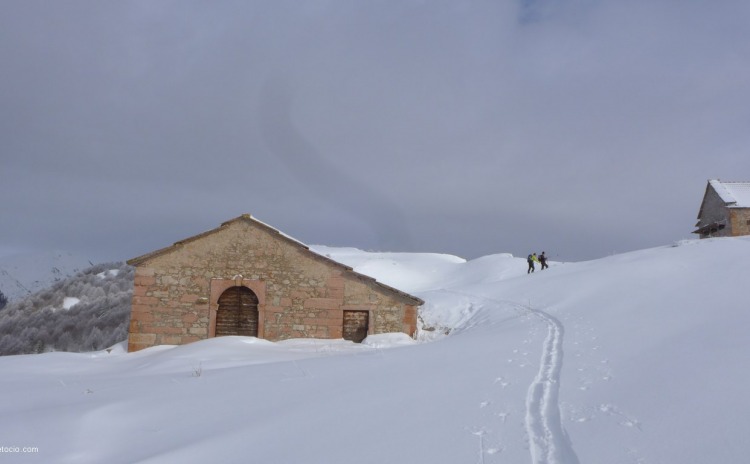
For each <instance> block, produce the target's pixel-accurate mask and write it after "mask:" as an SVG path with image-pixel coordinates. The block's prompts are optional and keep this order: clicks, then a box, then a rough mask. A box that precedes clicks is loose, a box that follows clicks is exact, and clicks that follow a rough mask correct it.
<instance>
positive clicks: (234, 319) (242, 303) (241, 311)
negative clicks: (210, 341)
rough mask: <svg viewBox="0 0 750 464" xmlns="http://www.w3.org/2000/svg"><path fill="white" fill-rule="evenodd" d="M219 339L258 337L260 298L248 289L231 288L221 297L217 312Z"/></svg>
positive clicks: (217, 333) (217, 334)
mask: <svg viewBox="0 0 750 464" xmlns="http://www.w3.org/2000/svg"><path fill="white" fill-rule="evenodd" d="M215 334H216V336H217V337H221V336H222V335H243V336H246V337H257V336H258V297H257V296H256V295H255V293H253V291H252V290H250V289H249V288H247V287H242V286H236V287H229V288H228V289H226V290H225V291H224V293H222V294H221V296H220V297H219V309H218V310H217V312H216V332H215Z"/></svg>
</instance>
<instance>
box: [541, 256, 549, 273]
mask: <svg viewBox="0 0 750 464" xmlns="http://www.w3.org/2000/svg"><path fill="white" fill-rule="evenodd" d="M539 262H540V263H541V264H542V270H545V269H547V268H548V267H549V266H547V256H545V255H544V252H542V254H541V255H539Z"/></svg>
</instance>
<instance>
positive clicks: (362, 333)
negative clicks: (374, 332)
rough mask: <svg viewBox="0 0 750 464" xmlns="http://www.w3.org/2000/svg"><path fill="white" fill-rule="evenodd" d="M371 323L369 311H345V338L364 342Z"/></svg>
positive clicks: (355, 341)
mask: <svg viewBox="0 0 750 464" xmlns="http://www.w3.org/2000/svg"><path fill="white" fill-rule="evenodd" d="M369 324H370V312H369V311H344V330H343V336H344V340H351V341H353V342H354V343H362V340H364V339H365V337H367V329H368V327H369Z"/></svg>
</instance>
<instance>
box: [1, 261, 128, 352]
mask: <svg viewBox="0 0 750 464" xmlns="http://www.w3.org/2000/svg"><path fill="white" fill-rule="evenodd" d="M133 275H134V268H133V267H131V266H128V265H127V264H125V263H122V262H112V263H103V264H97V265H95V266H93V267H90V268H89V269H86V270H84V271H81V272H79V273H78V274H76V275H75V276H73V277H70V278H67V279H64V280H62V281H60V282H57V283H55V284H54V285H53V286H52V287H50V288H48V289H45V290H41V291H39V292H37V293H34V294H32V295H29V296H27V297H25V298H23V299H21V300H18V301H11V302H7V304H6V305H5V308H4V309H2V311H0V355H13V354H29V353H45V352H48V351H72V352H82V351H97V350H102V349H105V348H108V347H110V346H112V345H115V344H117V343H119V342H122V341H124V340H126V339H127V337H128V323H129V321H130V302H131V298H132V294H133ZM0 299H2V298H0ZM66 308H67V309H66Z"/></svg>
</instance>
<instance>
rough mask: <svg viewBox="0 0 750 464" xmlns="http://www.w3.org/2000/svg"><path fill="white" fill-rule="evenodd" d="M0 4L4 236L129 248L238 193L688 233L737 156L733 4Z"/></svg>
mask: <svg viewBox="0 0 750 464" xmlns="http://www.w3.org/2000/svg"><path fill="white" fill-rule="evenodd" d="M4 6H5V9H4V14H3V15H2V16H1V17H0V60H2V63H3V70H2V71H0V80H1V83H2V85H0V103H1V104H2V108H3V110H2V111H0V163H1V165H0V167H1V169H0V196H2V198H3V201H2V202H1V204H2V210H1V211H0V212H1V213H2V217H3V220H4V221H5V220H8V221H10V223H11V224H12V226H6V227H5V228H4V231H3V234H2V235H0V237H1V238H2V241H0V249H2V250H12V249H33V248H56V249H66V250H72V251H79V252H82V253H84V254H88V255H89V256H91V259H93V260H111V259H125V258H129V257H132V256H136V255H139V254H142V253H145V252H148V251H150V250H152V249H156V248H159V247H162V246H165V245H168V244H170V243H171V242H173V241H174V240H178V239H180V238H184V237H185V236H189V235H191V234H194V233H198V232H201V231H203V230H207V229H209V228H212V227H215V226H216V225H218V224H219V223H220V222H222V221H224V220H226V219H229V218H232V217H235V216H237V215H239V214H241V213H244V212H250V213H252V214H254V215H255V216H257V217H258V218H259V219H261V220H263V221H265V222H268V223H270V224H272V225H273V226H275V227H278V228H280V229H282V230H284V231H285V232H287V233H289V234H291V235H293V236H295V237H296V238H299V239H300V240H302V241H304V242H307V243H322V244H327V245H334V246H335V245H342V246H343V245H345V246H359V247H361V248H369V249H382V248H388V249H397V250H415V251H434V252H450V253H455V254H459V255H462V256H464V257H469V258H471V257H476V256H479V255H483V254H488V253H494V252H512V253H514V254H517V255H525V254H526V253H527V252H528V251H531V250H535V251H537V252H538V251H541V249H542V248H543V249H545V251H547V252H548V254H551V255H552V256H556V257H558V259H565V260H579V259H589V258H593V257H597V256H603V255H606V254H610V253H612V252H616V251H617V252H619V251H627V250H630V249H635V248H643V247H648V246H656V245H661V244H666V243H670V242H671V241H674V240H678V239H682V238H687V237H689V236H690V231H691V227H692V225H693V223H694V219H695V216H696V214H697V209H698V207H699V202H700V200H701V198H702V194H703V189H704V187H705V181H706V179H708V178H710V177H722V178H728V179H731V180H748V179H750V161H749V160H750V157H748V156H746V152H747V151H748V145H749V144H750V136H748V135H747V127H748V125H749V123H750V109H749V108H750V90H749V89H748V86H747V84H746V83H747V82H749V81H750V79H749V78H750V64H748V63H750V40H749V39H750V37H748V36H749V35H750V31H748V29H747V27H746V24H747V22H748V19H750V9H749V8H750V7H748V6H747V5H746V4H745V3H744V2H740V1H722V2H720V3H714V4H711V3H706V2H703V3H701V2H687V3H685V2H678V1H666V0H665V1H660V2H646V1H635V2H617V1H608V0H602V1H572V2H552V1H547V0H523V1H519V2H489V1H488V2H421V1H416V0H408V1H404V2H387V1H383V2H359V1H354V2H351V1H323V0H313V1H310V2H291V1H253V2H231V1H220V2H212V3H211V4H210V5H209V4H205V3H201V2H179V3H175V2H169V1H148V2H88V1H70V2H41V1H40V2H36V1H24V2H20V1H17V2H16V1H11V2H7V3H6V4H5V5H4ZM280 77H281V78H283V79H284V80H285V82H287V86H288V88H287V89H286V90H284V91H283V92H281V93H282V94H286V95H287V96H289V97H290V100H283V99H278V100H274V99H273V98H270V96H269V93H273V92H274V91H280V90H279V89H278V88H277V89H276V90H274V88H273V85H277V84H278V82H277V80H278V79H279V78H280ZM269 82H271V83H274V82H276V84H268V83H269ZM269 85H270V87H269ZM269 141H270V143H269Z"/></svg>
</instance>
